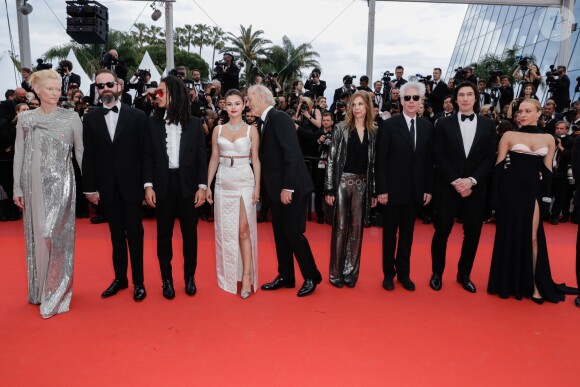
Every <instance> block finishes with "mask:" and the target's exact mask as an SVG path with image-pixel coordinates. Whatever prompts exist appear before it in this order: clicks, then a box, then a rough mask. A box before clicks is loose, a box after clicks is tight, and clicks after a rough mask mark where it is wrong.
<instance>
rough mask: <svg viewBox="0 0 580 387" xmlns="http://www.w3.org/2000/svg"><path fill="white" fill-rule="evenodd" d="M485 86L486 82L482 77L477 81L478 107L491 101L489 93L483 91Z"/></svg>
mask: <svg viewBox="0 0 580 387" xmlns="http://www.w3.org/2000/svg"><path fill="white" fill-rule="evenodd" d="M486 87H487V82H485V81H484V80H483V79H480V80H479V82H477V92H478V93H479V95H478V98H479V108H480V109H481V108H482V107H483V105H487V104H490V103H491V95H490V94H489V93H488V92H486V91H485V88H486Z"/></svg>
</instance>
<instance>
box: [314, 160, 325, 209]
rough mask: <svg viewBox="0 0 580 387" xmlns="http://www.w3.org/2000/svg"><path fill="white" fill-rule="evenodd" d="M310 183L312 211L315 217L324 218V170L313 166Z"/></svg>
mask: <svg viewBox="0 0 580 387" xmlns="http://www.w3.org/2000/svg"><path fill="white" fill-rule="evenodd" d="M312 175H313V176H312V181H313V182H314V209H315V211H316V216H318V217H321V216H324V178H325V175H326V168H318V166H315V167H314V169H313V171H312Z"/></svg>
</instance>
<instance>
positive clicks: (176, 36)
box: [173, 27, 186, 48]
mask: <svg viewBox="0 0 580 387" xmlns="http://www.w3.org/2000/svg"><path fill="white" fill-rule="evenodd" d="M185 34H186V32H185V28H182V27H175V30H174V31H173V43H174V45H175V46H177V48H181V47H185V46H186V41H185V40H186V39H185Z"/></svg>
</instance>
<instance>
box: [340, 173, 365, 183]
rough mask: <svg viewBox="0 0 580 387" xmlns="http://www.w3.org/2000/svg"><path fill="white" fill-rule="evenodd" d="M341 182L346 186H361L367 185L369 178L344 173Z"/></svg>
mask: <svg viewBox="0 0 580 387" xmlns="http://www.w3.org/2000/svg"><path fill="white" fill-rule="evenodd" d="M340 182H341V183H342V184H346V185H359V186H360V185H361V184H366V182H367V178H366V176H365V175H356V174H354V173H343V174H342V176H341V177H340Z"/></svg>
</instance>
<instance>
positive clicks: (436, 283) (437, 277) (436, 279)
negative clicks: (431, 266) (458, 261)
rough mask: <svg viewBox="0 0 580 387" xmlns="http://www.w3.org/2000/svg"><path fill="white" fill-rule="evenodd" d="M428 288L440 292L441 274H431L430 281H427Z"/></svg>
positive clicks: (441, 284)
mask: <svg viewBox="0 0 580 387" xmlns="http://www.w3.org/2000/svg"><path fill="white" fill-rule="evenodd" d="M429 286H430V287H431V289H433V290H436V291H439V290H441V287H442V286H443V282H442V281H441V274H433V275H432V276H431V280H430V281H429Z"/></svg>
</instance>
